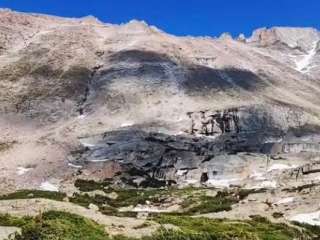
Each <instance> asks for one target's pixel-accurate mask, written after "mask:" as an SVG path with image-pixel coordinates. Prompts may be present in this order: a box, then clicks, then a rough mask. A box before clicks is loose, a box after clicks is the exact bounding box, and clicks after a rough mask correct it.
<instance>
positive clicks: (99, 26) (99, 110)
mask: <svg viewBox="0 0 320 240" xmlns="http://www.w3.org/2000/svg"><path fill="white" fill-rule="evenodd" d="M319 43H320V34H319V32H318V31H317V30H315V29H309V28H283V27H275V28H272V29H259V30H257V31H255V32H254V33H253V35H252V37H250V38H248V39H245V38H244V37H243V36H242V37H241V38H239V39H238V40H235V39H232V38H231V37H225V36H224V37H221V38H192V37H175V36H172V35H169V34H167V33H164V32H162V31H161V30H159V29H157V28H156V27H153V26H148V25H147V24H146V23H144V22H139V21H131V22H129V23H127V24H123V25H111V24H104V23H101V22H99V21H98V20H97V19H95V18H93V17H88V18H83V19H66V18H59V17H52V16H45V15H37V14H23V13H17V12H12V11H9V10H1V11H0V85H1V87H0V113H1V122H2V126H5V127H4V129H6V131H5V134H4V135H3V139H4V140H3V141H4V142H6V141H7V142H12V141H15V142H16V144H14V146H13V147H12V148H11V149H10V150H8V151H6V152H5V153H4V154H2V156H0V159H1V158H2V159H3V161H11V160H12V162H13V163H10V164H8V166H7V168H8V173H10V171H9V170H11V171H14V169H15V168H16V167H18V166H19V165H28V164H31V165H32V164H33V165H37V166H38V167H36V169H37V171H34V173H30V175H31V176H30V178H39V176H41V177H43V176H44V175H46V176H47V175H51V174H52V173H51V172H56V173H57V175H55V176H56V177H61V175H62V176H63V175H65V174H66V173H63V172H61V170H60V171H56V169H59V168H60V167H61V166H64V165H66V164H67V163H68V162H67V156H69V155H70V152H71V151H72V150H75V149H77V148H78V145H79V142H78V138H79V137H83V136H91V135H94V134H101V133H102V132H106V131H112V130H115V129H119V128H122V127H128V126H131V127H132V128H138V129H139V130H142V131H146V132H157V131H161V132H163V133H164V134H169V135H173V134H182V133H183V134H185V135H187V136H189V137H190V136H191V137H194V136H198V137H199V136H202V137H207V138H216V137H217V136H218V138H220V137H221V136H222V138H220V140H221V139H222V140H223V142H224V143H223V144H225V141H227V142H228V141H229V140H228V138H232V136H235V137H237V136H240V138H243V139H244V141H245V143H248V148H245V146H243V145H241V144H240V145H239V146H241V149H242V150H241V151H245V149H247V150H248V149H251V148H250V147H251V146H254V149H256V144H252V143H249V142H248V140H249V139H254V140H253V141H256V143H259V144H261V146H260V147H259V149H260V150H259V151H258V152H260V151H262V152H263V151H264V150H262V149H266V147H265V145H264V144H266V143H270V141H271V140H270V139H273V140H272V141H273V143H275V141H276V140H274V139H279V138H284V137H285V136H286V137H287V138H290V137H288V134H289V132H290V129H301V128H302V127H303V126H312V128H316V127H317V126H319V124H320V122H319V118H318V111H319V106H320V100H319V97H318V96H319V93H320V81H319V80H320V79H319V72H320V64H319V63H320V54H319V48H320V47H319V46H320V44H319ZM252 132H253V133H254V136H255V137H252V135H247V134H252ZM225 134H226V135H228V136H227V137H225ZM241 134H244V135H241ZM249 136H250V137H249ZM224 138H226V139H224ZM142 140H143V141H146V140H145V139H144V138H143V139H140V140H139V141H142ZM220 140H219V141H220ZM222 140H221V141H222ZM238 140H239V139H238ZM238 140H237V141H238ZM300 140H301V139H300ZM300 140H298V141H297V142H299V141H300ZM174 141H176V140H174ZM177 141H178V142H179V141H180V140H177ZM185 141H187V140H183V141H182V142H185ZM239 141H240V140H239ZM272 141H271V142H272ZM277 141H278V140H277ZM231 142H232V141H231ZM229 143H230V141H229ZM232 143H233V142H232ZM242 143H243V142H242ZM157 144H158V143H157ZM179 144H180V143H179ZM210 144H218V143H216V142H212V143H210ZM210 144H209V145H208V144H204V145H205V146H207V147H208V146H210ZM160 145H161V144H160ZM160 145H157V146H158V147H159V148H160V149H165V148H166V147H164V146H163V145H161V146H160ZM200 145H201V144H200ZM130 146H131V145H130ZM139 146H140V145H139ZM263 146H264V147H263ZM30 147H31V148H33V149H38V150H39V151H33V152H32V153H30V151H28V150H27V149H30ZM243 147H244V148H243ZM273 147H274V148H275V146H273ZM115 148H117V147H115ZM271 148H272V147H271ZM287 148H288V147H287ZM40 149H41V150H40ZM152 149H153V148H152ZM295 149H296V147H295ZM303 149H305V148H303ZM149 150H150V149H148V151H149ZM207 150H208V149H207ZM207 150H205V151H207ZM108 151H109V150H108ZM128 151H129V150H128ZM130 151H131V150H130ZM130 151H129V152H130ZM150 151H151V152H152V150H150ZM208 151H209V150H208ZM239 151H240V150H239V149H238V150H237V152H239ZM250 151H251V150H250ZM254 151H255V152H256V150H254ZM191 152H192V151H191ZM267 152H268V151H267ZM19 153H20V154H19ZM21 153H26V154H25V155H24V156H21ZM86 154H88V153H86ZM90 154H91V153H90ZM108 154H109V153H108ZM108 154H107V155H108ZM179 154H180V153H178V155H179ZM184 154H185V153H184ZM188 154H191V155H192V154H195V153H190V152H189V153H188ZM188 154H187V155H188ZM111 155H112V158H116V157H114V154H113V153H112V154H111ZM111 155H108V156H103V157H105V158H106V157H108V158H110V156H111ZM138 155H139V154H138ZM162 155H163V154H160V155H159V156H158V157H160V158H161V157H163V156H162ZM191 155H190V156H191ZM213 155H216V153H215V154H213ZM213 155H212V156H211V155H210V156H211V157H214V156H213ZM183 156H186V155H183ZM82 157H83V156H82ZM103 157H102V158H103ZM198 157H199V156H198V155H197V154H196V157H193V158H192V157H190V158H192V159H193V160H192V161H195V162H197V161H196V160H197V159H198ZM121 158H123V156H122V157H121ZM187 158H189V155H188V157H187ZM2 159H1V160H2ZM6 159H9V160H6ZM43 159H44V160H43ZM40 160H41V161H42V160H43V161H45V163H48V162H51V163H52V164H53V167H52V170H49V173H48V172H47V171H46V170H44V169H45V165H43V164H39V161H40ZM82 160H84V162H85V161H86V160H85V159H82ZM125 161H129V158H128V159H125ZM199 161H200V160H199ZM197 164H198V163H197ZM177 170H183V169H180V168H175V169H174V171H177ZM70 171H71V172H72V170H70ZM210 171H211V170H210ZM4 177H7V176H4Z"/></svg>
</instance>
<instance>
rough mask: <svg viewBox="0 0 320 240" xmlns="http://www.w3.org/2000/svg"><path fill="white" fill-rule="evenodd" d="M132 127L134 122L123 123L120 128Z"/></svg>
mask: <svg viewBox="0 0 320 240" xmlns="http://www.w3.org/2000/svg"><path fill="white" fill-rule="evenodd" d="M132 125H134V122H124V123H122V124H121V125H120V127H130V126H132Z"/></svg>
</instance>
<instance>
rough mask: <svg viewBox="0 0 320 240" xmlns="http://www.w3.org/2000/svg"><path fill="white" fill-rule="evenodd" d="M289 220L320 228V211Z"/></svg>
mask: <svg viewBox="0 0 320 240" xmlns="http://www.w3.org/2000/svg"><path fill="white" fill-rule="evenodd" d="M289 220H290V221H295V222H299V223H307V224H310V225H317V226H320V211H317V212H312V213H301V214H297V215H295V216H293V217H291V218H289Z"/></svg>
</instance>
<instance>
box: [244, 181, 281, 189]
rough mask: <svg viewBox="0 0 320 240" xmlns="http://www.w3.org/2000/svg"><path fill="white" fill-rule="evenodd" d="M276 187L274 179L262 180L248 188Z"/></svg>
mask: <svg viewBox="0 0 320 240" xmlns="http://www.w3.org/2000/svg"><path fill="white" fill-rule="evenodd" d="M276 187H277V182H276V181H269V180H266V181H262V182H261V183H259V184H258V185H255V186H253V187H250V189H261V188H276Z"/></svg>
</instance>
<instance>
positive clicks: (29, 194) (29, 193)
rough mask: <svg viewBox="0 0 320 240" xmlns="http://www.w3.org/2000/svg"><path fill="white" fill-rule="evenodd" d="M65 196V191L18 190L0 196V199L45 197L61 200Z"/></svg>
mask: <svg viewBox="0 0 320 240" xmlns="http://www.w3.org/2000/svg"><path fill="white" fill-rule="evenodd" d="M65 197H66V194H65V193H61V192H51V191H42V190H19V191H17V192H14V193H9V194H7V195H2V196H0V200H10V199H31V198H46V199H52V200H56V201H62V200H63V199H64V198H65Z"/></svg>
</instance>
